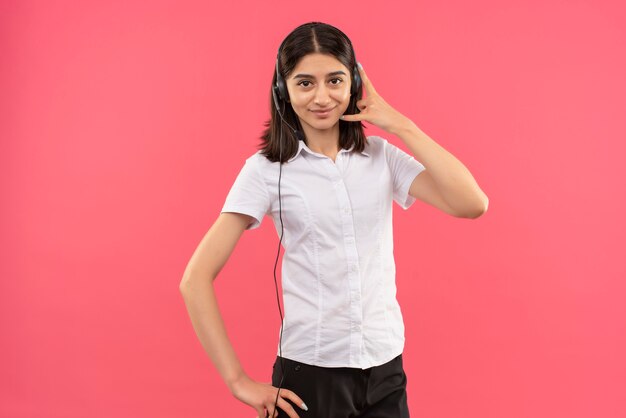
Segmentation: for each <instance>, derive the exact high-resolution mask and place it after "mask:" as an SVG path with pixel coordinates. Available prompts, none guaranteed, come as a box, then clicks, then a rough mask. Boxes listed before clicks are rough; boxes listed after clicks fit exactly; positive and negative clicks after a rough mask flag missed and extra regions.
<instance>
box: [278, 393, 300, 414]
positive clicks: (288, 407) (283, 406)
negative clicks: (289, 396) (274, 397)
mask: <svg viewBox="0 0 626 418" xmlns="http://www.w3.org/2000/svg"><path fill="white" fill-rule="evenodd" d="M278 406H279V407H280V409H282V410H283V411H285V413H286V414H287V415H288V416H289V418H300V415H298V414H297V413H296V410H295V409H293V406H291V405H290V404H289V402H287V401H286V400H285V399H284V398H283V397H282V396H281V397H279V398H278ZM272 410H273V408H272ZM274 414H276V415H278V409H277V410H276V411H275V412H274ZM276 415H272V417H274V416H276Z"/></svg>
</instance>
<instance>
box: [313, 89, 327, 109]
mask: <svg viewBox="0 0 626 418" xmlns="http://www.w3.org/2000/svg"><path fill="white" fill-rule="evenodd" d="M314 101H315V105H316V106H319V107H326V106H327V105H328V104H330V94H329V89H328V87H326V86H325V85H324V84H323V83H322V84H320V86H319V87H318V88H317V89H316V90H315V99H314Z"/></svg>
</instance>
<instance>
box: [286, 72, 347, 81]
mask: <svg viewBox="0 0 626 418" xmlns="http://www.w3.org/2000/svg"><path fill="white" fill-rule="evenodd" d="M339 74H343V75H346V73H344V72H343V71H341V70H339V71H333V72H332V73H328V74H326V77H331V76H333V75H339ZM292 78H293V79H297V78H315V77H313V76H312V75H311V74H296V75H294V76H293V77H292Z"/></svg>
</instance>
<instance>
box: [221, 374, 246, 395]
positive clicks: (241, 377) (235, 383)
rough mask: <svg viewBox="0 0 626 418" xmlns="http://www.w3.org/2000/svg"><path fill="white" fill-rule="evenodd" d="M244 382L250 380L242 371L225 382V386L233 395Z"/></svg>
mask: <svg viewBox="0 0 626 418" xmlns="http://www.w3.org/2000/svg"><path fill="white" fill-rule="evenodd" d="M246 380H250V377H249V376H248V375H247V374H246V373H245V372H244V371H243V370H242V371H241V372H240V373H239V374H238V375H236V376H235V377H233V378H231V379H228V380H227V381H226V386H228V389H229V390H230V392H231V393H235V391H236V390H237V387H239V386H240V385H241V384H242V383H243V382H245V381H246Z"/></svg>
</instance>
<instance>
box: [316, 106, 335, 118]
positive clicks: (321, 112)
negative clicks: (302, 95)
mask: <svg viewBox="0 0 626 418" xmlns="http://www.w3.org/2000/svg"><path fill="white" fill-rule="evenodd" d="M334 109H335V108H334V107H333V108H330V109H325V110H311V112H313V113H315V116H317V117H319V118H323V117H326V116H328V115H330V112H332V111H333V110H334Z"/></svg>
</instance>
